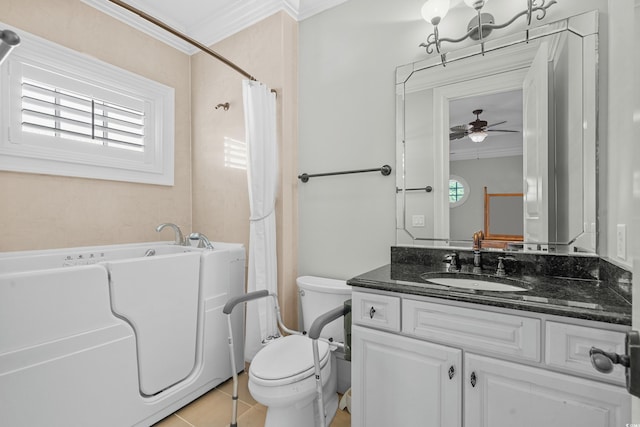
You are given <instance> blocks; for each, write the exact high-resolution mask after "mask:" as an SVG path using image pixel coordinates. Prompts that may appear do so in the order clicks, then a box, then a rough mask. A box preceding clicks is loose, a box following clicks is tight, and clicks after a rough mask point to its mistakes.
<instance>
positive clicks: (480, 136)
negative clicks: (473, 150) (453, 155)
mask: <svg viewBox="0 0 640 427" xmlns="http://www.w3.org/2000/svg"><path fill="white" fill-rule="evenodd" d="M487 136H489V134H488V133H487V132H485V131H483V130H481V131H479V132H471V133H470V134H469V139H471V140H472V141H473V142H482V141H484V140H485V138H486V137H487Z"/></svg>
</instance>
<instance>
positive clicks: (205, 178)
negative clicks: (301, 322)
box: [0, 0, 298, 327]
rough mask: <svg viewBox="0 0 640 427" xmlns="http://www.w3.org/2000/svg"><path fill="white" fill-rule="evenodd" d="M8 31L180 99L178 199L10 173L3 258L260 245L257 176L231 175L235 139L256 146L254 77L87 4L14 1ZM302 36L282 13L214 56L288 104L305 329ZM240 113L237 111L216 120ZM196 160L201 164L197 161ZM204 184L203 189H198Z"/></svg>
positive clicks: (282, 212) (287, 147)
mask: <svg viewBox="0 0 640 427" xmlns="http://www.w3.org/2000/svg"><path fill="white" fill-rule="evenodd" d="M0 21H2V22H5V23H7V24H9V25H12V26H15V27H17V28H19V29H22V30H24V31H28V32H30V33H32V34H35V35H38V36H40V37H43V38H46V39H48V40H51V41H53V42H56V43H59V44H61V45H63V46H66V47H69V48H71V49H74V50H76V51H80V52H83V53H86V54H88V55H90V56H93V57H96V58H98V59H100V60H103V61H106V62H109V63H111V64H114V65H116V66H118V67H121V68H124V69H126V70H129V71H132V72H134V73H137V74H140V75H142V76H145V77H148V78H150V79H153V80H156V81H159V82H161V83H163V84H165V85H168V86H171V87H173V88H175V91H176V92H175V95H176V96H175V98H176V123H175V125H176V126H175V127H176V139H175V147H176V148H175V185H174V186H172V187H165V186H156V185H146V184H132V183H123V182H115V181H102V180H91V179H78V178H68V177H58V176H46V175H35V174H22V173H9V172H0V200H1V201H2V202H1V204H0V224H1V227H2V237H1V238H0V251H13V250H31V249H46V248H58V247H70V246H84V245H102V244H113V243H126V242H142V241H149V240H171V239H173V234H172V233H171V231H170V230H168V229H167V231H165V232H163V233H162V234H161V235H159V234H157V233H156V232H155V231H154V230H155V227H156V225H157V224H159V223H161V222H175V223H177V224H179V225H180V226H181V227H182V229H183V231H184V232H185V233H188V232H190V231H192V225H193V231H199V232H202V233H205V234H206V235H207V236H208V237H209V238H210V239H211V240H215V241H226V242H241V243H244V244H245V246H246V247H248V244H249V221H248V218H249V202H248V194H247V193H248V190H247V179H246V172H244V171H239V170H235V169H227V168H225V167H224V166H223V161H224V150H223V138H224V136H228V137H231V138H234V139H239V140H244V115H243V107H242V83H241V81H242V79H243V77H242V76H241V75H240V74H238V73H237V72H235V71H233V70H232V69H230V68H229V67H227V66H226V65H224V64H222V63H221V62H219V61H217V60H215V59H213V58H211V57H209V56H208V55H205V54H202V53H199V54H195V55H193V56H191V57H189V56H188V55H186V54H183V53H181V52H179V51H177V50H175V49H173V48H171V47H168V46H167V45H165V44H164V43H161V42H159V41H157V40H155V39H153V38H151V37H149V36H147V35H145V34H144V33H141V32H139V31H136V30H135V29H133V28H131V27H130V26H128V25H126V24H123V23H121V22H119V21H117V20H115V19H113V18H111V17H109V16H107V15H105V14H103V13H101V12H99V11H97V10H95V9H94V8H92V7H89V6H87V5H85V4H84V3H82V2H81V1H79V0H4V1H3V5H2V7H1V8H0ZM297 33H298V24H297V22H296V21H295V20H293V19H292V18H291V17H290V16H289V15H287V14H286V13H284V12H280V13H277V14H275V15H273V16H271V17H269V18H267V19H265V20H263V21H262V22H259V23H257V24H255V25H253V26H252V27H250V28H248V29H245V30H244V31H242V32H240V33H238V34H236V35H234V36H232V37H229V38H228V39H226V40H224V41H222V42H220V43H218V44H217V45H215V46H213V48H214V49H215V50H216V51H218V52H219V53H220V54H222V55H223V56H225V57H227V58H229V59H230V60H232V61H234V62H236V63H237V64H238V65H239V66H241V67H242V68H244V69H246V70H248V71H249V72H250V73H252V74H253V75H254V76H255V77H256V78H257V79H259V80H260V81H262V82H264V83H266V84H267V85H268V86H269V87H271V88H273V89H276V90H277V92H278V101H277V117H278V141H279V144H280V169H281V176H280V191H279V193H278V200H277V233H278V263H279V265H278V277H279V286H280V289H279V293H280V295H281V297H280V299H281V305H282V311H283V316H284V318H285V321H286V323H287V324H288V325H290V326H292V327H295V326H296V325H297V312H298V309H297V292H296V286H295V277H296V264H297V198H296V190H297V187H296V186H297V180H296V178H295V177H296V174H297V151H296V144H297V44H298V40H297ZM224 102H229V103H230V105H231V108H230V109H229V111H223V110H222V109H218V110H215V109H214V107H215V106H216V105H217V104H219V103H224ZM192 150H193V153H192ZM192 182H193V188H192Z"/></svg>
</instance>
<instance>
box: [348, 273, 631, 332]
mask: <svg viewBox="0 0 640 427" xmlns="http://www.w3.org/2000/svg"><path fill="white" fill-rule="evenodd" d="M490 271H491V270H489V269H487V270H486V272H485V271H483V273H482V274H480V275H472V274H471V273H470V272H469V271H468V270H466V272H465V269H463V272H462V273H458V272H447V271H446V270H445V268H444V267H443V265H442V263H438V264H432V265H424V264H417V263H416V264H405V263H392V264H389V265H385V266H383V267H380V268H377V269H375V270H372V271H370V272H367V273H365V274H362V275H360V276H357V277H354V278H352V279H350V280H348V281H347V283H348V284H349V285H351V286H357V287H362V288H370V289H378V290H383V291H391V292H401V293H405V294H411V295H422V296H427V297H435V298H443V299H447V300H451V301H461V302H467V303H474V304H482V305H488V306H494V307H503V308H510V309H516V310H524V311H531V312H537V313H546V314H552V315H558V316H565V317H574V318H579V319H586V320H595V321H601V322H607V323H614V324H620V325H631V298H630V294H629V293H628V291H629V289H628V288H630V283H627V282H626V281H622V282H620V283H619V284H618V283H617V282H615V281H610V280H600V279H595V278H566V277H561V276H553V275H539V274H530V272H528V271H526V269H523V271H519V272H516V274H513V275H510V276H509V278H508V279H507V280H510V281H520V283H522V286H523V287H525V288H527V290H526V291H520V292H496V291H481V290H477V289H470V290H465V289H459V288H452V287H446V286H439V285H432V284H429V283H428V282H427V280H425V279H423V278H422V277H421V276H422V275H425V273H427V276H429V275H430V274H431V275H434V276H440V277H442V276H444V275H446V276H448V277H458V278H467V277H475V278H477V279H485V280H489V281H501V278H500V277H497V276H495V275H494V274H492V273H490ZM493 271H495V270H493ZM502 281H503V282H506V281H505V280H502Z"/></svg>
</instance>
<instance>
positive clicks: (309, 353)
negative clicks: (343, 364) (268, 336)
mask: <svg viewBox="0 0 640 427" xmlns="http://www.w3.org/2000/svg"><path fill="white" fill-rule="evenodd" d="M318 354H319V356H320V368H324V366H325V365H326V364H327V362H328V361H329V357H330V351H329V344H328V343H326V342H324V341H318ZM313 374H314V365H313V350H312V341H311V339H309V338H307V337H304V336H301V335H289V336H286V337H284V338H280V339H277V340H275V341H273V342H272V343H271V344H269V345H267V346H266V347H264V348H263V349H262V350H260V351H259V352H258V354H256V356H255V357H254V358H253V361H252V362H251V366H250V367H249V376H250V377H251V380H252V381H253V382H255V383H256V384H260V385H263V386H270V387H276V386H280V385H286V384H292V383H295V382H298V381H302V380H303V379H305V378H307V377H310V376H313Z"/></svg>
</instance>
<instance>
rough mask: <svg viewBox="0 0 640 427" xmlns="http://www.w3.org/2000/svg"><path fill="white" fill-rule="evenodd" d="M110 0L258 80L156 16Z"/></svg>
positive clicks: (251, 78)
mask: <svg viewBox="0 0 640 427" xmlns="http://www.w3.org/2000/svg"><path fill="white" fill-rule="evenodd" d="M109 1H110V2H111V3H113V4H116V5H118V6H120V7H122V8H124V9H127V10H128V11H129V12H133V13H135V14H136V15H138V16H140V17H141V18H143V19H146V20H147V21H149V22H151V23H152V24H155V25H157V26H158V27H160V28H162V29H163V30H166V31H168V32H170V33H171V34H173V35H174V36H176V37H178V38H181V39H182V40H184V41H186V42H187V43H189V44H191V45H193V46H195V47H197V48H198V49H200V50H201V51H203V52H205V53H208V54H209V55H211V56H213V57H214V58H216V59H217V60H218V61H221V62H224V63H225V64H226V65H228V66H229V67H231V68H233V69H234V70H236V71H237V72H238V73H240V74H242V75H243V76H245V77H246V78H248V79H249V80H254V81H257V79H256V78H255V77H253V76H252V75H251V74H249V73H247V72H246V71H245V70H243V69H242V68H240V67H238V66H237V65H236V64H234V63H233V62H231V61H229V60H228V59H227V58H225V57H224V56H222V55H220V54H219V53H216V52H214V51H213V50H211V49H209V48H208V47H207V46H205V45H203V44H202V43H200V42H199V41H197V40H194V39H192V38H191V37H189V36H187V35H185V34H182V33H181V32H179V31H178V30H175V29H173V28H171V27H170V26H168V25H167V24H165V23H164V22H162V21H160V20H158V19H156V18H154V17H153V16H151V15H149V14H147V13H145V12H143V11H141V10H140V9H136V8H135V7H133V6H131V5H129V4H127V3H125V2H123V1H120V0H109Z"/></svg>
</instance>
